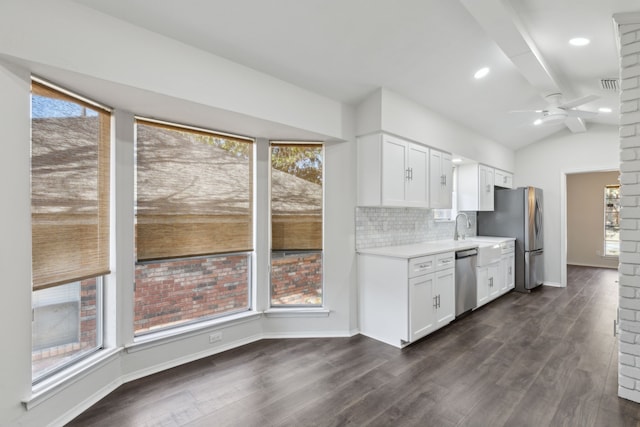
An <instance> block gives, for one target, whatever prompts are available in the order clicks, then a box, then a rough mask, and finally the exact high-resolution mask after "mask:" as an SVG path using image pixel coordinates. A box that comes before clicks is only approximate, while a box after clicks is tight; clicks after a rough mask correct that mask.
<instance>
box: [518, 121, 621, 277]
mask: <svg viewBox="0 0 640 427" xmlns="http://www.w3.org/2000/svg"><path fill="white" fill-rule="evenodd" d="M618 146H619V137H618V128H617V127H616V126H605V125H590V126H589V128H588V129H587V132H585V133H575V134H572V133H570V132H569V131H563V132H562V133H561V134H557V136H552V137H550V138H547V139H546V140H544V141H541V142H538V143H535V144H532V145H529V146H527V147H524V148H522V149H520V150H518V151H517V152H516V156H515V157H516V168H515V170H516V173H515V176H514V184H515V186H517V187H520V186H525V185H531V186H534V187H539V188H542V190H543V194H544V216H543V219H544V263H545V275H544V281H545V283H546V284H551V285H561V286H566V265H565V263H566V238H565V236H566V232H565V227H564V217H563V216H564V215H566V213H565V208H566V194H565V190H566V187H565V186H566V179H565V176H566V174H567V173H575V172H589V171H604V170H617V169H618V168H619V165H620V152H619V147H618Z"/></svg>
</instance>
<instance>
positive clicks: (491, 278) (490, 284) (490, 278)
mask: <svg viewBox="0 0 640 427" xmlns="http://www.w3.org/2000/svg"><path fill="white" fill-rule="evenodd" d="M489 287H490V288H493V277H489Z"/></svg>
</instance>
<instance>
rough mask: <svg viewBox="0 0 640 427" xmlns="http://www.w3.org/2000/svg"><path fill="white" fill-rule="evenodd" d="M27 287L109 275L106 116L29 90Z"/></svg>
mask: <svg viewBox="0 0 640 427" xmlns="http://www.w3.org/2000/svg"><path fill="white" fill-rule="evenodd" d="M32 90H33V94H32V97H31V110H32V111H31V115H32V118H31V206H32V238H33V287H34V289H38V288H41V287H49V286H52V285H57V284H60V283H68V282H70V281H73V280H80V279H83V278H85V277H91V276H98V275H102V274H106V273H107V272H108V270H109V157H110V156H109V142H110V141H109V138H110V137H109V129H110V116H109V114H108V113H106V112H104V111H102V110H100V111H97V109H96V110H94V109H91V108H89V107H88V106H87V105H85V104H84V103H83V102H82V101H77V102H76V101H74V100H73V98H71V97H69V96H67V95H64V94H61V93H59V92H56V91H54V90H53V89H50V88H47V87H45V86H42V85H39V84H37V83H35V82H34V83H33V88H32Z"/></svg>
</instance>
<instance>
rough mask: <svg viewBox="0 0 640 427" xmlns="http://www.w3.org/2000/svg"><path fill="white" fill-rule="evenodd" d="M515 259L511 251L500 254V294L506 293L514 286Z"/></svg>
mask: <svg viewBox="0 0 640 427" xmlns="http://www.w3.org/2000/svg"><path fill="white" fill-rule="evenodd" d="M515 261H516V257H515V255H514V254H513V252H512V253H507V254H503V255H502V259H501V260H500V268H501V269H502V277H503V283H502V287H501V288H500V294H504V293H507V292H509V291H510V290H511V289H513V288H515V287H516V281H515Z"/></svg>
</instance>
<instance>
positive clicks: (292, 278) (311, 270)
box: [271, 251, 322, 306]
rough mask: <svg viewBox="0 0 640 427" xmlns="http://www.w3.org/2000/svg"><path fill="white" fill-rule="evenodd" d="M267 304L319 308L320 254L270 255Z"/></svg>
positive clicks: (320, 299) (275, 252) (284, 253)
mask: <svg viewBox="0 0 640 427" xmlns="http://www.w3.org/2000/svg"><path fill="white" fill-rule="evenodd" d="M271 305H272V306H278V305H306V306H321V305H322V252H299V253H286V252H278V251H274V252H272V253H271Z"/></svg>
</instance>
